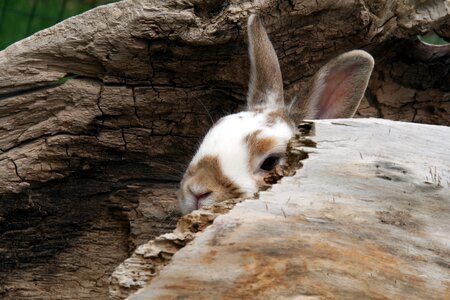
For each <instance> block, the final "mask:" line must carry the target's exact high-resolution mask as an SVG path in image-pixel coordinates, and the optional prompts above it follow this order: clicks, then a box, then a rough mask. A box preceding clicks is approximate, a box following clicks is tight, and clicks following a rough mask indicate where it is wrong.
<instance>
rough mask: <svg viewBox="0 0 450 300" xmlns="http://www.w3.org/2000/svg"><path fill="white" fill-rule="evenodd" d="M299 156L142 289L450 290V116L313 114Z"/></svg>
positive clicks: (323, 294) (230, 294) (202, 295)
mask: <svg viewBox="0 0 450 300" xmlns="http://www.w3.org/2000/svg"><path fill="white" fill-rule="evenodd" d="M310 139H312V140H313V141H314V142H316V143H317V147H315V148H308V147H304V146H303V147H301V150H302V151H306V152H308V153H309V158H308V159H306V160H304V161H303V164H304V166H303V168H301V169H300V170H299V171H298V172H297V174H296V175H295V176H293V177H284V178H283V179H282V180H281V182H280V183H279V184H275V185H273V187H272V189H271V190H269V191H265V192H261V193H260V195H259V199H257V200H254V199H249V200H245V201H243V202H241V203H239V204H238V205H236V206H235V207H234V208H233V209H232V210H231V211H230V212H229V213H228V214H226V215H223V216H220V217H218V218H216V219H215V221H214V223H213V224H212V225H211V226H210V227H208V228H207V229H206V230H205V231H204V232H203V233H202V234H200V235H199V236H197V237H196V239H195V240H194V241H193V242H192V243H191V244H189V245H188V246H186V247H184V248H183V249H181V250H179V251H178V252H177V253H176V254H175V255H174V256H173V259H172V262H171V263H170V264H169V265H167V266H166V267H165V268H164V269H163V270H162V271H161V272H160V273H159V276H157V277H155V278H154V279H153V281H152V282H151V284H150V285H149V286H148V287H146V288H144V289H142V290H141V291H139V292H137V293H136V294H135V295H133V296H131V297H129V299H131V300H141V299H146V300H149V299H175V298H183V299H249V298H256V299H285V298H286V299H292V298H298V297H311V296H314V298H317V299H322V298H323V299H335V298H339V299H341V298H342V299H355V298H358V299H384V298H388V299H399V298H401V299H403V298H407V299H425V298H426V299H447V298H448V296H449V295H450V270H449V268H448V267H449V266H448V262H449V261H450V252H449V249H450V248H449V245H450V237H449V235H448V232H449V231H450V221H449V220H450V158H449V155H448V149H450V128H449V127H444V126H430V125H416V124H411V123H401V122H393V121H387V120H380V119H360V120H356V119H355V120H345V119H342V120H330V121H317V122H316V136H313V137H310Z"/></svg>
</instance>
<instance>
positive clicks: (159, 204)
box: [0, 0, 450, 299]
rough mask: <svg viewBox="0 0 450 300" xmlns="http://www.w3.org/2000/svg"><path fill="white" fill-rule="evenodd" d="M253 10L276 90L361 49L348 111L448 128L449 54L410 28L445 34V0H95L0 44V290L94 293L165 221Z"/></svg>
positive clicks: (294, 91) (237, 72)
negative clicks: (270, 56) (271, 57)
mask: <svg viewBox="0 0 450 300" xmlns="http://www.w3.org/2000/svg"><path fill="white" fill-rule="evenodd" d="M251 12H259V13H260V15H261V17H262V19H263V21H264V23H265V26H266V27H267V29H268V31H269V35H270V37H271V39H272V41H273V44H274V46H275V49H276V51H277V54H278V56H279V57H280V62H281V68H282V71H283V76H284V84H285V87H286V91H287V94H288V97H293V96H294V95H299V96H300V97H301V96H302V95H303V94H304V93H305V92H306V86H307V82H308V80H309V78H310V77H311V76H312V74H313V73H314V72H315V70H317V69H318V68H319V67H320V66H321V65H322V64H323V63H325V62H326V61H327V60H328V59H329V58H331V57H333V56H335V55H337V54H339V53H342V52H344V51H347V50H350V49H354V48H364V49H366V50H368V51H370V52H371V53H372V54H373V55H374V56H375V58H376V63H377V69H376V72H375V73H374V76H373V78H372V80H371V82H370V87H369V90H368V93H367V100H366V102H365V103H364V104H363V106H362V108H361V109H360V110H359V115H361V116H382V117H387V118H392V119H401V120H414V121H420V122H426V123H436V124H446V125H449V120H450V108H449V101H450V91H449V89H450V85H449V84H448V82H449V76H450V75H449V74H450V72H449V67H450V64H449V54H448V50H447V49H446V48H445V46H442V47H441V48H439V49H435V48H429V47H427V46H424V45H421V44H419V43H418V42H417V40H416V38H415V36H416V35H417V34H420V33H424V32H427V31H429V30H432V29H434V30H437V31H438V33H439V34H441V35H442V36H445V37H449V36H450V32H449V30H448V28H449V24H450V16H449V7H448V2H445V1H425V2H424V1H419V0H417V1H412V0H411V1H406V2H401V3H400V2H398V1H388V0H377V1H334V0H333V1H331V0H330V1H320V2H317V1H281V0H279V1H269V0H267V1H234V0H233V1H200V0H199V1H178V0H168V1H151V0H129V1H122V2H119V3H115V4H112V5H108V6H103V7H99V8H97V9H94V10H92V11H89V12H87V13H85V14H83V15H80V16H77V17H75V18H71V19H69V20H66V21H64V22H62V23H60V24H58V25H56V26H54V27H52V28H49V29H46V30H44V31H41V32H39V33H37V34H35V35H33V36H32V37H30V38H28V39H25V40H23V41H20V42H18V43H16V44H15V45H12V46H11V47H9V48H7V49H6V50H4V51H2V52H0V296H2V297H4V298H7V299H18V298H19V299H20V298H24V297H26V298H27V299H33V298H35V299H42V298H49V297H58V298H66V299H73V298H74V297H75V298H77V299H84V298H86V299H88V298H92V297H94V296H95V297H97V298H105V297H107V293H108V277H109V275H110V274H111V272H112V271H113V270H114V268H115V267H116V266H117V265H118V264H119V263H120V262H121V261H123V260H124V259H125V258H127V257H128V256H129V255H130V254H131V252H132V250H133V249H134V248H135V247H136V246H137V245H139V244H141V243H143V242H145V241H147V240H148V239H151V238H153V237H155V236H158V235H159V234H161V233H163V232H167V231H170V230H171V229H173V227H174V226H175V222H176V219H177V218H178V213H177V210H176V200H175V190H176V185H177V182H178V180H179V179H180V176H181V173H182V171H183V169H184V166H185V165H186V163H187V162H188V160H189V158H190V156H191V155H192V153H193V151H194V149H195V147H196V145H197V143H198V141H199V138H201V136H202V135H203V134H204V132H205V131H206V130H207V129H208V127H209V126H210V125H211V122H212V121H214V120H216V119H217V118H219V117H220V116H222V115H224V114H227V113H229V112H233V111H236V110H237V109H239V107H240V106H242V105H243V103H244V99H245V94H246V89H247V79H248V75H247V74H248V72H247V70H248V61H247V47H246V43H245V31H246V29H245V24H246V19H247V17H248V15H249V14H250V13H251ZM424 47H425V48H426V49H425V50H424V49H423V48H424ZM405 49H407V50H405ZM405 52H408V56H405V54H404V53H405ZM430 53H433V55H431V54H430Z"/></svg>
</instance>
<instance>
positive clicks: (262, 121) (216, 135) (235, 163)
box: [191, 111, 294, 196]
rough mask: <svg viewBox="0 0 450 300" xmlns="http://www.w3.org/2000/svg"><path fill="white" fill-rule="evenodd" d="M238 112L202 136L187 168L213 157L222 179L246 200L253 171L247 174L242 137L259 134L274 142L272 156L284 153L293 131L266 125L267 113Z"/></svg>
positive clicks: (252, 190) (252, 186)
mask: <svg viewBox="0 0 450 300" xmlns="http://www.w3.org/2000/svg"><path fill="white" fill-rule="evenodd" d="M268 112H269V111H264V112H262V113H256V112H247V111H246V112H240V113H237V114H232V115H229V116H226V117H224V118H222V119H221V120H219V123H218V124H217V125H216V126H214V127H213V128H212V129H211V130H210V131H209V132H208V134H207V135H206V136H205V138H204V140H203V142H202V144H201V146H200V148H199V149H198V152H197V154H196V155H195V156H194V158H193V159H192V162H191V165H194V164H196V163H197V162H198V161H199V160H200V159H202V158H203V157H205V156H207V155H211V156H217V157H218V158H219V163H220V167H221V169H222V171H223V173H224V175H225V176H226V177H227V178H228V179H230V180H231V181H232V182H233V183H234V184H235V185H236V186H237V187H239V188H240V189H241V190H242V191H243V192H246V195H247V196H250V195H252V194H253V193H255V192H257V190H258V189H257V186H256V180H257V178H255V171H257V170H253V172H251V171H250V170H249V149H248V146H247V143H246V140H245V139H246V137H247V136H248V135H249V134H252V133H254V132H255V131H257V130H261V133H260V136H261V137H270V138H273V139H274V140H276V144H277V147H276V149H274V150H273V151H272V153H284V152H285V150H286V145H287V142H288V141H289V139H290V138H291V137H292V135H293V133H294V131H293V129H292V128H291V126H290V125H289V124H287V123H286V122H283V121H279V122H277V123H275V124H273V125H272V126H268V125H267V113H268Z"/></svg>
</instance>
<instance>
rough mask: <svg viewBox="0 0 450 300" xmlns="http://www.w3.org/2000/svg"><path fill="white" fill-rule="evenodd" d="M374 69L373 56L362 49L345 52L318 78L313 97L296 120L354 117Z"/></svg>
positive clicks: (323, 68)
mask: <svg viewBox="0 0 450 300" xmlns="http://www.w3.org/2000/svg"><path fill="white" fill-rule="evenodd" d="M373 66H374V60H373V58H372V56H371V55H370V54H369V53H367V52H365V51H362V50H354V51H350V52H347V53H344V54H342V55H340V56H338V57H337V58H335V59H333V60H332V61H330V62H329V63H327V64H326V65H325V66H323V67H322V68H321V69H320V70H319V71H318V72H317V73H316V75H314V79H313V83H312V86H311V89H310V91H309V96H308V98H307V100H306V101H305V102H304V103H302V104H301V108H300V113H299V114H298V115H297V116H294V120H295V121H296V122H300V121H301V120H299V119H298V118H302V119H333V118H351V117H353V115H354V114H355V112H356V109H357V108H358V106H359V103H360V102H361V99H362V97H363V96H364V92H365V90H366V88H367V84H368V82H369V78H370V74H371V73H372V69H373ZM299 115H301V116H299Z"/></svg>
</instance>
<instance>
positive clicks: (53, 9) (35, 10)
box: [0, 0, 117, 50]
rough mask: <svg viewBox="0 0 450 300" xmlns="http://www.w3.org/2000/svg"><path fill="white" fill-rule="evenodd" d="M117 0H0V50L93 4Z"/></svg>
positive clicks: (92, 6)
mask: <svg viewBox="0 0 450 300" xmlns="http://www.w3.org/2000/svg"><path fill="white" fill-rule="evenodd" d="M116 1H117V0H0V50H3V49H4V48H6V47H7V46H9V45H11V44H12V43H14V42H16V41H18V40H21V39H23V38H25V37H27V36H29V35H32V34H33V33H35V32H37V31H39V30H42V29H44V28H47V27H50V26H52V25H54V24H56V23H58V22H60V21H62V20H64V19H67V18H68V17H71V16H74V15H77V14H80V13H82V12H85V11H87V10H89V9H91V8H94V7H96V6H99V5H102V4H107V3H111V2H116Z"/></svg>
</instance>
